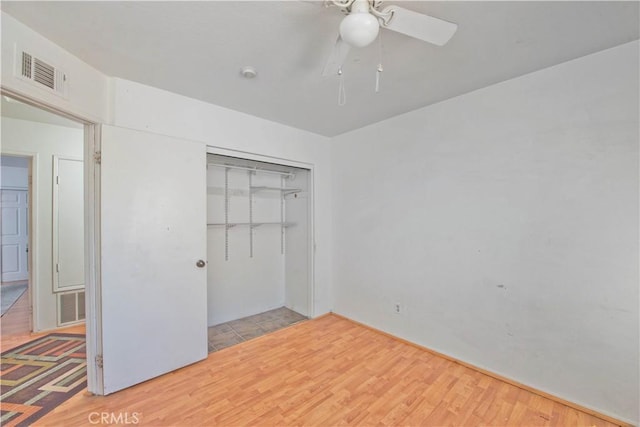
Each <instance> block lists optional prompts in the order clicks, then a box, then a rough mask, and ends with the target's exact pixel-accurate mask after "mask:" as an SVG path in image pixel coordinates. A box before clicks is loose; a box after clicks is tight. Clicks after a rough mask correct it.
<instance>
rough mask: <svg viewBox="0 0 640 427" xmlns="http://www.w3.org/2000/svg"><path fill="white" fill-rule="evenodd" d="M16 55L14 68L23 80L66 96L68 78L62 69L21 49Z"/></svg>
mask: <svg viewBox="0 0 640 427" xmlns="http://www.w3.org/2000/svg"><path fill="white" fill-rule="evenodd" d="M16 56H17V62H18V64H16V65H17V66H16V70H17V71H18V73H19V76H20V77H21V78H22V79H23V80H27V81H29V82H31V83H33V84H34V85H38V86H39V87H41V88H46V89H48V90H50V91H52V92H53V93H55V94H57V95H61V96H64V97H66V95H67V80H68V79H67V75H66V74H65V73H64V72H63V71H62V70H60V69H58V68H56V67H54V66H53V65H51V64H49V63H48V62H46V61H43V60H42V59H40V58H36V57H34V56H33V55H31V54H30V53H28V52H24V51H21V52H19V55H16Z"/></svg>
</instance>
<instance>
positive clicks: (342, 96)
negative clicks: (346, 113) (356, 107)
mask: <svg viewBox="0 0 640 427" xmlns="http://www.w3.org/2000/svg"><path fill="white" fill-rule="evenodd" d="M338 78H339V79H340V83H339V85H338V105H339V106H341V107H342V106H343V105H345V104H346V103H347V92H346V91H345V90H344V76H343V75H342V67H340V68H338Z"/></svg>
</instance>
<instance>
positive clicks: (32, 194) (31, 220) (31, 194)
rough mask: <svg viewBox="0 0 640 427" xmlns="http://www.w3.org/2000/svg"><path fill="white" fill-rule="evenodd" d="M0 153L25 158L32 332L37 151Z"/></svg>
mask: <svg viewBox="0 0 640 427" xmlns="http://www.w3.org/2000/svg"><path fill="white" fill-rule="evenodd" d="M0 155H2V156H11V157H22V158H24V159H27V162H28V165H27V174H28V181H27V182H28V183H27V211H28V215H27V245H28V248H29V252H28V253H27V266H28V269H29V270H28V274H27V297H28V300H29V332H33V327H34V326H35V325H38V324H39V322H38V320H39V319H38V317H37V316H38V310H37V301H38V298H37V297H38V287H37V286H36V285H37V280H38V277H37V275H36V274H35V272H36V271H38V270H37V268H38V257H37V256H36V254H37V253H38V252H37V250H38V246H39V243H38V234H37V233H36V232H34V230H37V227H38V215H37V212H38V197H37V194H38V188H37V186H36V183H37V182H38V179H37V178H38V153H34V152H31V151H17V150H2V149H0Z"/></svg>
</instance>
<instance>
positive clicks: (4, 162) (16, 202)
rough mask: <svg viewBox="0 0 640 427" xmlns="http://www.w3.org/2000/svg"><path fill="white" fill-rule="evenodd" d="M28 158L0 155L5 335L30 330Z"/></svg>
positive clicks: (1, 283)
mask: <svg viewBox="0 0 640 427" xmlns="http://www.w3.org/2000/svg"><path fill="white" fill-rule="evenodd" d="M30 163H31V159H30V158H29V157H21V156H8V155H2V156H0V167H1V168H2V172H1V177H0V211H1V232H0V271H1V276H0V299H1V303H2V304H1V305H2V310H1V317H2V334H3V335H6V334H11V335H19V334H26V333H29V332H31V298H30V295H31V292H30V286H29V256H28V255H29V234H30V233H29V201H30V191H29V177H30Z"/></svg>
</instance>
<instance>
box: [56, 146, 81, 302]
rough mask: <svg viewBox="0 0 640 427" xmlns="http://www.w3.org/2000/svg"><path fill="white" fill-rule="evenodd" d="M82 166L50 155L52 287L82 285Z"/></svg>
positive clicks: (76, 160)
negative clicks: (51, 158)
mask: <svg viewBox="0 0 640 427" xmlns="http://www.w3.org/2000/svg"><path fill="white" fill-rule="evenodd" d="M83 168H84V165H83V162H82V159H72V158H65V157H61V156H53V175H54V178H53V183H54V186H53V262H54V264H55V265H54V269H53V290H54V292H56V291H66V290H71V289H82V288H84V175H83V174H84V171H83Z"/></svg>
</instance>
